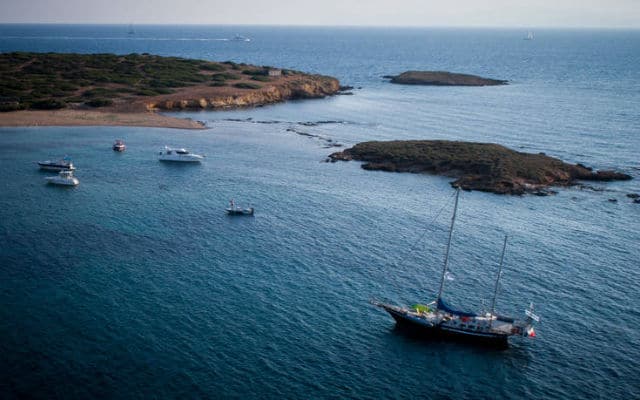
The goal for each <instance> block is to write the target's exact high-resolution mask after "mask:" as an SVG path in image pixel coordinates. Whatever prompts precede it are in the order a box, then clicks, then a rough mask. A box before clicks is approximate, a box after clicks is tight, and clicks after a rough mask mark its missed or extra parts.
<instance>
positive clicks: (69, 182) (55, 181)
mask: <svg viewBox="0 0 640 400" xmlns="http://www.w3.org/2000/svg"><path fill="white" fill-rule="evenodd" d="M45 179H46V180H47V182H48V183H50V184H52V185H60V186H78V185H79V184H80V181H79V180H78V178H69V179H67V178H60V177H58V176H50V177H47V178H45Z"/></svg>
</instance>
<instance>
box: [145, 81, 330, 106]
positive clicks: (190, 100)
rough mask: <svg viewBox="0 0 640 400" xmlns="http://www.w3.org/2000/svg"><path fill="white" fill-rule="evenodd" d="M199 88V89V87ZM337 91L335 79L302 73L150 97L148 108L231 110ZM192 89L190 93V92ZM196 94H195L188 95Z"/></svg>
mask: <svg viewBox="0 0 640 400" xmlns="http://www.w3.org/2000/svg"><path fill="white" fill-rule="evenodd" d="M201 89H202V88H201ZM339 90H340V83H339V82H338V80H337V79H335V78H331V77H328V76H322V75H302V76H299V77H296V78H295V79H291V80H285V81H283V82H276V83H273V84H265V85H264V86H263V87H261V88H258V89H233V90H226V91H221V90H220V89H219V88H204V90H199V91H197V93H193V92H194V91H193V90H185V91H184V93H180V92H178V93H174V94H171V95H167V96H157V97H154V98H150V99H149V100H148V101H147V103H146V109H148V110H184V109H231V108H243V107H255V106H261V105H265V104H272V103H280V102H283V101H287V100H296V99H315V98H322V97H326V96H331V95H334V94H336V93H337V92H338V91H339ZM190 92H191V93H190ZM195 94H197V96H196V97H195V98H194V97H190V96H193V95H195Z"/></svg>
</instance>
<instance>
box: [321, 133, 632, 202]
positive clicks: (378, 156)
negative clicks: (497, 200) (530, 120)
mask: <svg viewBox="0 0 640 400" xmlns="http://www.w3.org/2000/svg"><path fill="white" fill-rule="evenodd" d="M329 159H330V161H333V162H335V161H339V160H342V161H349V160H357V161H364V164H362V168H364V169H367V170H382V171H390V172H412V173H432V174H437V175H444V176H449V177H452V178H456V180H455V181H453V182H451V185H452V186H454V187H459V188H461V189H465V190H480V191H485V192H492V193H498V194H515V195H522V194H525V193H533V194H538V195H546V194H549V193H552V192H551V191H549V190H548V189H547V188H548V187H549V186H554V185H556V186H571V185H575V184H577V181H578V180H589V181H612V180H628V179H631V176H629V175H627V174H623V173H619V172H615V171H597V172H594V171H593V170H592V169H591V168H588V167H586V166H584V165H582V164H568V163H565V162H563V161H561V160H559V159H557V158H554V157H549V156H547V155H545V154H543V153H539V154H531V153H521V152H518V151H515V150H511V149H509V148H507V147H504V146H501V145H499V144H494V143H473V142H459V141H446V140H397V141H386V142H363V143H358V144H357V145H355V146H353V147H351V148H349V149H346V150H343V151H341V152H337V153H333V154H331V155H330V156H329Z"/></svg>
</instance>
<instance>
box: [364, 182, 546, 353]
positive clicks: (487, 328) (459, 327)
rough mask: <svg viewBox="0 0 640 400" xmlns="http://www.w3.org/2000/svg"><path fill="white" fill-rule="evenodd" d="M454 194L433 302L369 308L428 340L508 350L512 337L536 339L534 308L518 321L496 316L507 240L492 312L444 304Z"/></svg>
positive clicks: (384, 304)
mask: <svg viewBox="0 0 640 400" xmlns="http://www.w3.org/2000/svg"><path fill="white" fill-rule="evenodd" d="M456 190H457V191H456V197H455V203H454V209H453V216H452V217H451V225H450V227H449V238H448V240H447V248H446V252H445V257H444V264H443V268H442V276H441V278H440V288H439V290H438V296H437V298H436V300H435V301H433V302H431V303H429V304H426V305H422V304H418V305H416V306H413V307H400V306H395V305H392V304H386V303H381V302H378V301H372V304H373V305H375V306H378V307H380V308H382V309H384V310H385V311H387V312H388V313H389V314H390V315H391V316H392V317H393V319H395V321H396V323H397V324H398V325H399V326H404V327H408V328H411V329H414V330H417V331H419V332H420V333H423V334H427V335H429V336H434V337H442V338H452V339H463V340H470V341H474V342H479V343H484V344H490V345H497V346H500V347H504V346H507V345H508V339H509V337H511V336H516V337H535V331H534V329H533V322H534V321H535V322H539V320H540V319H539V318H538V316H537V315H535V314H534V312H533V304H531V305H530V308H529V309H528V310H526V311H525V316H526V318H524V319H521V320H517V319H515V318H512V317H506V316H502V315H499V314H496V312H495V305H496V300H497V296H498V288H499V282H500V275H501V274H502V267H503V263H504V254H505V251H506V247H507V238H506V237H505V240H504V244H503V247H502V256H501V257H500V266H499V270H498V276H497V278H496V284H495V290H494V296H493V301H492V303H491V312H483V313H482V314H476V313H471V312H464V311H459V310H456V309H453V308H451V307H449V306H448V305H447V303H446V302H445V301H444V299H443V297H442V294H443V291H444V284H445V279H446V276H447V273H448V268H449V252H450V249H451V239H452V237H453V229H454V226H455V221H456V215H457V210H458V199H459V197H460V189H456Z"/></svg>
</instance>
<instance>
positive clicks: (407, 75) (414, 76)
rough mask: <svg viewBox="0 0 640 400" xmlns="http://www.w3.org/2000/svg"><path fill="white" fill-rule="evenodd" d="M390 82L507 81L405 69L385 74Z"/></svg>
mask: <svg viewBox="0 0 640 400" xmlns="http://www.w3.org/2000/svg"><path fill="white" fill-rule="evenodd" d="M384 78H388V79H390V80H391V81H390V82H391V83H399V84H403V85H431V86H496V85H506V84H507V83H508V81H504V80H499V79H489V78H483V77H480V76H476V75H468V74H457V73H453V72H446V71H407V72H403V73H401V74H400V75H395V76H394V75H385V76H384Z"/></svg>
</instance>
